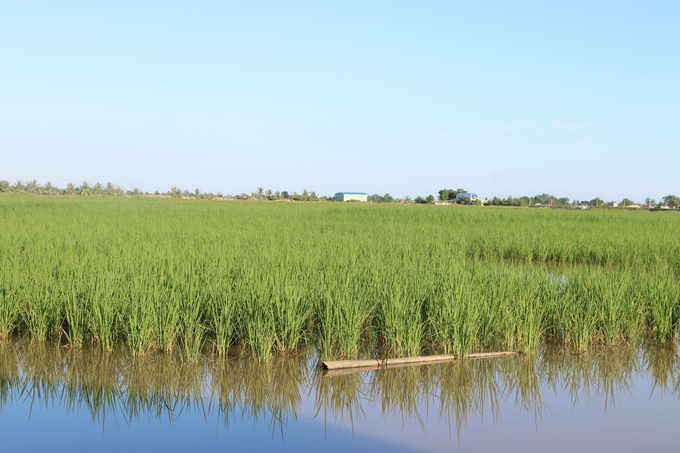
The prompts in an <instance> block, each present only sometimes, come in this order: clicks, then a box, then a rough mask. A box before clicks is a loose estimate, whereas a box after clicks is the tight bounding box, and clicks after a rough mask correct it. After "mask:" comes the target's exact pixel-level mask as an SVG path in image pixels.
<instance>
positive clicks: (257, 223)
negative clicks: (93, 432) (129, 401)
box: [0, 197, 680, 361]
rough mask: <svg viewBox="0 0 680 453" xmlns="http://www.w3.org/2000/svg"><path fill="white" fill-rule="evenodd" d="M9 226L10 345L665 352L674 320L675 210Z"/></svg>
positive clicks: (3, 297)
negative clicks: (24, 340) (635, 346)
mask: <svg viewBox="0 0 680 453" xmlns="http://www.w3.org/2000/svg"><path fill="white" fill-rule="evenodd" d="M0 217H1V218H2V224H3V228H2V229H0V262H2V266H0V336H1V337H2V338H6V337H7V336H8V335H10V334H20V335H27V336H29V337H30V338H31V339H33V340H37V341H46V340H50V339H61V341H62V342H64V343H68V344H69V345H70V346H72V347H75V348H79V347H83V346H86V345H95V346H96V347H98V348H100V349H101V350H103V351H111V350H114V349H116V348H117V347H118V346H116V345H120V344H121V343H126V344H127V346H128V347H129V348H130V350H131V351H132V353H133V354H135V355H136V356H140V357H141V356H145V355H147V354H149V353H150V352H152V351H165V352H168V353H170V352H173V351H175V350H176V349H177V350H178V351H179V354H180V355H181V356H183V357H185V358H186V359H188V360H190V361H196V360H198V358H199V357H200V356H201V355H202V354H206V353H207V352H206V351H208V350H210V348H212V351H213V352H214V353H215V354H218V355H226V354H227V353H228V351H229V348H230V347H233V346H237V347H241V348H243V349H245V350H247V351H250V353H252V355H253V356H255V357H257V358H258V359H260V360H267V359H269V358H271V357H272V356H274V355H277V356H278V355H281V356H285V355H288V354H291V353H293V351H295V350H296V349H297V348H299V347H300V346H301V345H303V344H305V343H313V344H314V345H316V346H317V347H318V349H319V351H320V352H321V354H322V355H323V356H324V357H325V358H351V357H355V356H356V355H357V354H359V353H360V352H361V351H366V349H367V348H368V349H369V351H368V352H367V353H368V354H373V355H374V354H381V355H390V356H398V355H417V354H420V353H421V352H422V351H425V350H427V351H428V353H430V352H434V353H437V352H440V351H441V352H453V353H456V354H462V355H465V354H467V353H468V352H470V351H473V350H479V349H486V348H490V349H521V350H525V351H530V350H533V349H535V348H536V347H537V346H538V345H540V344H541V343H542V342H549V343H558V344H565V345H573V346H575V347H577V348H579V349H586V348H589V347H592V346H593V345H602V344H606V345H620V344H632V343H637V342H640V341H641V340H642V339H643V338H651V339H653V340H654V341H655V342H657V343H667V342H669V341H670V342H673V341H675V339H676V337H677V333H678V324H679V321H680V284H679V282H678V275H679V272H680V222H677V221H676V220H677V219H675V217H674V214H673V213H670V214H668V215H658V214H656V213H649V212H566V211H565V212H557V211H545V212H539V211H533V210H510V209H493V208H489V209H486V208H485V209H475V208H470V209H456V208H446V209H430V208H427V207H421V206H357V205H352V206H349V205H338V204H328V205H317V204H314V205H311V204H309V205H303V204H297V205H262V204H245V205H238V204H224V203H217V202H208V201H206V202H186V203H185V202H183V201H181V200H180V201H177V200H71V199H31V198H15V197H3V198H2V199H0ZM375 346H377V347H378V349H375V348H374V347H375ZM371 348H374V349H373V351H372V352H371V351H370V349H371Z"/></svg>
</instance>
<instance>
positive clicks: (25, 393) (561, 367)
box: [0, 344, 680, 452]
mask: <svg viewBox="0 0 680 453" xmlns="http://www.w3.org/2000/svg"><path fill="white" fill-rule="evenodd" d="M40 348H41V347H39V346H31V345H29V344H22V345H19V346H17V347H16V348H14V349H12V348H5V350H3V351H0V356H2V361H0V386H1V391H2V393H1V394H0V400H2V403H0V411H1V412H0V451H37V450H51V451H73V452H77V451H93V450H96V451H142V450H146V451H149V450H151V451H155V450H163V451H188V450H207V451H216V450H219V451H223V450H227V451H272V450H273V451H308V450H323V451H348V450H349V451H351V452H362V451H366V452H377V451H393V452H398V451H433V452H434V451H499V452H501V451H503V452H505V451H556V452H560V451H565V452H566V451H577V450H580V451H624V452H625V451H631V452H633V451H635V452H637V451H642V450H645V449H650V448H651V449H653V450H655V451H677V446H678V445H679V442H680V429H679V428H680V411H679V410H678V409H679V407H678V375H679V372H678V355H677V351H668V350H658V349H647V350H638V349H636V350H621V351H614V350H607V351H604V352H599V353H598V352H593V353H588V354H583V355H580V356H576V355H572V354H564V353H562V352H560V351H554V350H548V349H546V350H544V351H542V352H541V353H540V354H537V355H536V356H517V357H509V358H499V359H488V360H478V361H467V362H460V363H448V364H435V365H428V366H422V367H412V368H401V369H391V370H381V371H376V372H364V373H360V374H353V375H346V376H335V377H321V374H320V372H318V370H317V369H316V368H314V366H313V363H314V356H313V351H312V353H311V355H309V356H307V357H305V356H303V357H300V358H298V359H297V361H296V360H292V361H287V362H280V363H274V364H272V365H271V366H270V365H261V364H255V363H253V362H248V361H239V360H234V361H231V362H230V363H228V364H224V363H222V364H215V363H214V362H209V361H206V362H204V363H202V364H199V365H185V364H182V363H181V362H179V361H173V360H168V359H166V358H162V357H161V358H157V359H154V360H152V361H147V362H145V364H144V363H143V364H138V363H134V362H133V361H131V360H130V359H129V358H126V357H123V356H113V357H112V356H109V357H108V359H105V360H102V359H101V357H99V356H97V354H94V356H92V355H90V354H89V353H84V354H80V355H79V356H78V355H74V354H71V353H69V352H65V351H60V350H58V349H56V348H42V349H46V351H43V352H40V353H35V350H37V349H40ZM31 351H33V352H31ZM106 389H108V390H106ZM133 389H137V390H133ZM31 402H33V404H32V405H31ZM168 407H173V408H174V411H169V410H168ZM170 418H172V420H170Z"/></svg>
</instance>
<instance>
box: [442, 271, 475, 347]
mask: <svg viewBox="0 0 680 453" xmlns="http://www.w3.org/2000/svg"><path fill="white" fill-rule="evenodd" d="M466 276H467V275H466V273H465V272H464V270H463V269H462V268H454V269H453V270H452V274H451V276H450V279H449V280H448V281H444V282H442V284H441V286H440V288H439V289H438V291H437V292H436V293H435V295H434V299H435V300H437V301H438V302H439V303H434V304H433V306H431V307H430V310H429V316H430V324H431V326H432V331H433V334H434V338H435V342H436V343H437V344H439V345H440V346H441V347H442V348H443V350H444V353H445V354H450V353H455V354H459V355H461V356H462V357H466V356H467V354H468V352H470V349H471V348H472V347H473V346H474V345H475V343H476V339H477V338H476V334H477V330H478V328H479V323H478V320H479V314H480V310H479V309H478V305H479V304H483V303H485V301H482V300H480V299H479V297H478V295H477V292H476V291H475V289H474V288H472V287H471V286H470V285H468V284H466V281H465V277H466Z"/></svg>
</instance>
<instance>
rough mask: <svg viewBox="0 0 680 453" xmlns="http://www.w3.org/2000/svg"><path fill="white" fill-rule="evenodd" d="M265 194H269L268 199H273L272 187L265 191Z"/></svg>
mask: <svg viewBox="0 0 680 453" xmlns="http://www.w3.org/2000/svg"><path fill="white" fill-rule="evenodd" d="M264 194H265V195H266V196H267V199H268V200H271V199H272V190H271V189H267V190H266V191H265V192H264Z"/></svg>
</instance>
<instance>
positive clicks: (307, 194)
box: [302, 189, 309, 201]
mask: <svg viewBox="0 0 680 453" xmlns="http://www.w3.org/2000/svg"><path fill="white" fill-rule="evenodd" d="M302 199H303V200H305V201H307V200H309V192H307V189H302Z"/></svg>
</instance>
